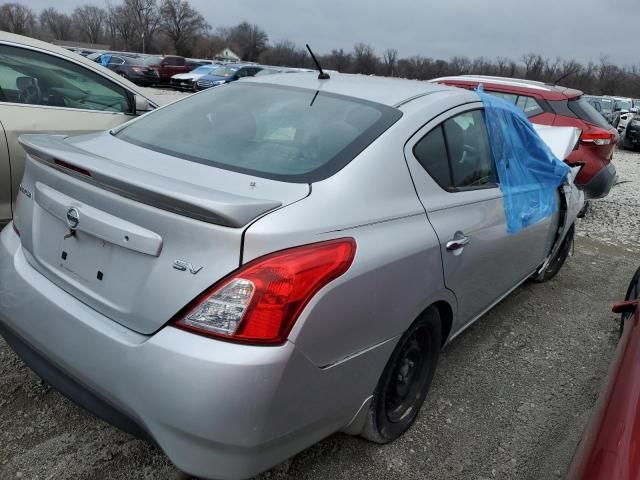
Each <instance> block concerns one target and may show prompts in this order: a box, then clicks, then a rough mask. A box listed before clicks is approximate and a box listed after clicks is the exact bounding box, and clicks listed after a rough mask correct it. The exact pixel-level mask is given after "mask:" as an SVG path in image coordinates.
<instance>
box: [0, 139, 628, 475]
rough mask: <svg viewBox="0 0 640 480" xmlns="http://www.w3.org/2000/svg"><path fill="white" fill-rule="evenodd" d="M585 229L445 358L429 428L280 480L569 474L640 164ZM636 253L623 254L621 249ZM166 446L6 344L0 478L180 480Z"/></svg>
mask: <svg viewBox="0 0 640 480" xmlns="http://www.w3.org/2000/svg"><path fill="white" fill-rule="evenodd" d="M616 162H617V166H618V171H619V183H618V185H616V186H615V187H614V189H613V191H612V193H611V195H610V196H609V197H608V198H607V199H605V200H599V201H597V202H594V203H593V206H592V209H591V210H590V212H589V213H588V216H587V218H586V219H584V220H582V221H581V222H580V224H579V226H578V231H579V236H578V237H577V241H576V246H575V256H574V257H572V258H570V259H569V261H568V263H567V264H566V265H565V267H564V268H563V269H562V271H561V272H560V273H559V274H558V276H557V277H556V278H555V279H554V280H552V281H550V282H548V283H546V284H542V285H537V284H525V285H524V286H522V287H520V288H518V289H517V290H516V291H515V292H514V293H513V294H512V295H510V296H509V297H508V298H507V299H505V300H504V301H503V302H502V303H501V304H500V305H498V306H497V307H496V308H494V309H493V310H492V311H491V312H490V313H489V314H488V315H486V316H485V317H484V318H482V319H481V320H480V321H478V322H477V323H476V324H475V325H473V326H472V327H471V328H469V329H468V330H467V331H466V332H465V333H464V334H462V335H461V336H460V337H459V338H458V339H457V340H455V341H454V342H453V343H452V344H451V345H450V346H449V347H448V348H447V349H446V350H445V351H444V352H443V354H442V356H441V363H440V365H439V367H438V371H437V373H436V378H435V381H434V384H433V387H432V390H431V392H430V394H429V396H428V398H427V401H426V403H425V406H424V408H423V410H422V412H421V415H420V416H419V418H418V420H417V422H416V424H415V426H414V427H413V428H412V429H411V430H410V431H409V432H408V433H407V434H406V435H405V436H403V437H402V438H401V439H399V440H398V441H396V442H394V443H392V444H390V445H386V446H379V445H374V444H371V443H368V442H365V441H363V440H360V439H357V438H352V437H349V436H346V435H340V434H338V435H334V436H331V437H329V438H328V439H326V440H324V441H323V442H320V443H319V444H317V445H315V446H313V447H311V448H309V449H308V450H306V451H304V452H302V453H301V454H299V455H297V456H296V457H294V458H293V459H291V460H289V461H287V462H285V463H284V464H282V465H280V466H278V467H276V468H275V469H273V470H271V471H270V472H267V473H265V474H263V475H261V476H260V480H266V479H283V480H284V479H286V480H293V479H309V480H316V479H317V480H320V479H328V478H330V479H365V478H375V479H400V478H401V479H449V480H451V479H474V480H475V479H478V480H483V479H530V480H538V479H539V480H543V479H545V480H546V479H552V478H560V477H562V476H563V474H564V472H565V470H566V468H567V465H568V464H569V462H570V459H571V456H572V454H573V451H574V448H575V445H576V443H577V441H578V439H579V437H580V435H581V432H582V429H583V428H584V425H585V423H586V421H587V420H588V417H589V414H590V410H591V408H592V406H593V404H594V402H595V399H596V397H597V395H598V392H599V390H600V387H601V385H602V382H603V379H604V378H605V377H606V374H607V370H608V368H609V362H610V360H611V358H612V356H613V353H614V351H615V345H616V340H617V318H616V317H615V316H614V315H613V314H612V313H610V305H611V303H612V302H613V301H614V300H615V299H619V298H621V297H623V296H624V292H625V289H626V286H627V283H628V281H629V279H630V278H631V275H632V274H633V271H634V270H635V268H636V267H637V264H638V253H640V245H639V244H638V242H637V239H638V238H640V237H639V236H638V233H639V232H638V228H640V227H639V225H640V222H639V221H638V220H639V219H638V215H639V210H638V202H639V200H640V197H639V195H638V191H639V187H640V176H639V174H638V172H637V171H636V170H635V166H636V165H638V164H640V155H638V154H632V153H628V152H620V153H618V154H617V155H616ZM621 247H622V248H621ZM177 473H178V472H177V471H176V470H175V468H174V467H173V466H172V465H171V464H170V462H169V461H168V460H167V458H166V457H165V456H164V455H163V454H162V452H160V451H159V450H158V449H155V448H153V447H151V446H149V445H148V444H146V443H144V442H142V441H140V440H136V439H134V438H133V437H131V436H129V435H127V434H124V433H122V432H119V431H118V430H116V429H115V428H112V427H111V426H109V425H107V424H105V423H103V422H101V421H100V420H97V419H96V418H95V417H93V416H92V415H91V414H88V413H86V412H85V411H83V410H82V409H80V408H78V407H76V406H75V405H74V404H73V403H71V402H70V401H68V400H66V399H65V398H64V397H62V396H61V395H59V394H58V393H57V392H56V391H54V390H51V389H49V388H47V386H46V385H44V384H43V383H42V382H41V381H40V380H39V379H38V377H37V376H36V375H35V374H33V373H32V372H31V371H30V370H29V369H28V368H27V367H25V366H24V365H23V364H22V362H21V361H20V360H19V359H18V358H17V357H16V356H15V355H14V354H13V352H12V351H11V350H10V349H9V347H8V346H7V345H6V344H5V343H4V342H3V341H2V340H0V478H2V479H10V478H26V479H67V478H74V479H114V480H116V479H117V480H124V479H131V478H144V479H165V478H174V477H175V476H176V475H177Z"/></svg>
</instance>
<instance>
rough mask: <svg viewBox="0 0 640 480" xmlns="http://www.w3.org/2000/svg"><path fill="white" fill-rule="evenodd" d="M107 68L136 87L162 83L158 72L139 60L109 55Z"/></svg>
mask: <svg viewBox="0 0 640 480" xmlns="http://www.w3.org/2000/svg"><path fill="white" fill-rule="evenodd" d="M107 68H108V69H110V70H113V71H114V72H116V73H117V74H118V75H120V76H121V77H124V78H126V79H127V80H129V81H131V82H133V83H135V84H136V85H142V86H151V85H153V84H156V83H158V82H159V81H160V79H159V77H158V72H157V71H156V70H155V69H153V68H151V67H149V66H147V65H145V63H144V62H143V61H142V60H140V59H137V58H131V57H126V56H124V55H109V58H108V62H107Z"/></svg>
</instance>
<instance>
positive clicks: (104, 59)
mask: <svg viewBox="0 0 640 480" xmlns="http://www.w3.org/2000/svg"><path fill="white" fill-rule="evenodd" d="M110 61H111V54H110V53H103V54H102V55H100V64H101V65H102V66H103V67H106V66H108V65H109V62H110Z"/></svg>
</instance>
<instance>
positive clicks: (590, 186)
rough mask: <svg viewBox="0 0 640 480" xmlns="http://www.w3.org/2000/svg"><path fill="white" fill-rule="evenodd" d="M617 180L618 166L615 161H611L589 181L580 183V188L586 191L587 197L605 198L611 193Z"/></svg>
mask: <svg viewBox="0 0 640 480" xmlns="http://www.w3.org/2000/svg"><path fill="white" fill-rule="evenodd" d="M615 180H616V166H615V165H614V164H613V162H609V163H608V164H607V166H606V167H604V168H602V169H601V170H600V171H599V172H598V173H596V174H595V175H594V176H593V177H591V179H590V180H589V181H588V182H587V183H585V184H583V185H580V188H581V189H582V190H583V191H584V193H585V197H586V198H589V199H596V198H604V197H606V196H607V195H608V194H609V191H610V190H611V187H613V184H614V183H615Z"/></svg>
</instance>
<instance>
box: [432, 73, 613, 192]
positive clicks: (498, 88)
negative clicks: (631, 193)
mask: <svg viewBox="0 0 640 480" xmlns="http://www.w3.org/2000/svg"><path fill="white" fill-rule="evenodd" d="M430 81H431V82H437V83H443V84H445V85H451V86H454V87H461V88H467V89H472V88H476V87H477V86H478V85H479V84H482V86H483V88H484V91H485V92H486V93H490V94H492V95H496V96H498V97H500V98H503V99H505V100H508V101H510V102H513V103H514V104H516V105H517V106H518V107H519V108H520V109H521V110H522V111H523V112H524V113H525V115H526V116H527V117H528V118H529V120H530V121H531V122H532V123H537V124H540V125H555V126H560V127H566V126H570V127H577V128H579V129H580V130H582V135H581V136H580V143H579V145H578V148H577V149H576V150H575V151H574V152H573V153H572V154H571V155H570V156H569V158H567V160H566V162H567V163H568V164H569V165H582V168H581V169H580V173H578V176H577V178H576V185H577V186H578V187H580V188H581V189H582V190H584V193H585V196H586V197H588V198H602V197H605V196H607V194H608V193H609V190H611V187H612V186H613V183H614V180H615V177H616V168H615V166H614V164H613V163H611V157H612V156H613V151H614V149H615V146H616V143H617V142H618V133H617V131H616V129H615V128H613V127H612V126H611V125H609V124H608V123H607V121H606V120H605V119H604V117H603V116H602V115H600V114H599V113H598V111H597V110H596V109H594V108H593V107H592V106H591V104H590V103H589V102H588V101H587V99H584V98H582V92H581V91H580V90H573V89H571V88H566V87H560V86H557V85H549V84H546V83H542V82H534V81H531V80H519V79H515V78H504V77H489V76H483V75H461V76H457V77H442V78H436V79H434V80H430Z"/></svg>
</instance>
